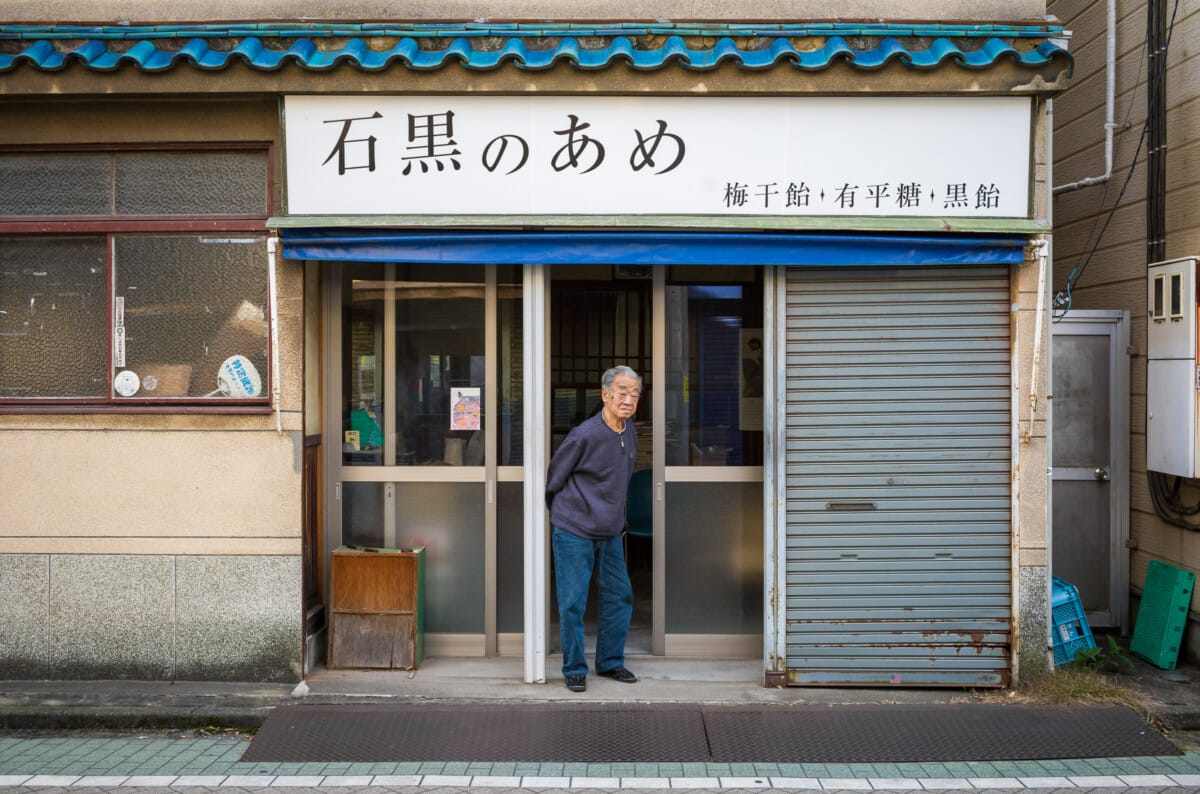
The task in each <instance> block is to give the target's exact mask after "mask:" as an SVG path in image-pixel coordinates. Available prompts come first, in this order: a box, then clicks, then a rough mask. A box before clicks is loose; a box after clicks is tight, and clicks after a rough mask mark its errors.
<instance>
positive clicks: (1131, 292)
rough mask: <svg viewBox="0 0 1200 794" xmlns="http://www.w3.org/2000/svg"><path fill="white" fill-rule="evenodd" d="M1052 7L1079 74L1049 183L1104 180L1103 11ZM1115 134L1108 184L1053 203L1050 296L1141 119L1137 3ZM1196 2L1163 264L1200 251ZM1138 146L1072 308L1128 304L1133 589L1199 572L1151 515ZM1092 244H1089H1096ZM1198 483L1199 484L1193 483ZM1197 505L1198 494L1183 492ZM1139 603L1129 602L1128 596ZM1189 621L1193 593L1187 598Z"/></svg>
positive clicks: (1084, 239)
mask: <svg viewBox="0 0 1200 794" xmlns="http://www.w3.org/2000/svg"><path fill="white" fill-rule="evenodd" d="M1049 6H1050V11H1051V12H1052V13H1055V14H1057V15H1058V16H1059V17H1060V18H1062V20H1063V22H1064V24H1066V25H1067V27H1069V28H1071V29H1072V30H1073V31H1074V38H1073V43H1072V51H1073V52H1074V53H1075V57H1076V67H1075V68H1076V77H1075V79H1074V80H1073V81H1072V85H1071V86H1070V87H1069V88H1068V89H1067V90H1066V92H1065V93H1063V94H1062V95H1061V96H1060V97H1059V98H1058V99H1056V100H1055V103H1054V154H1055V182H1056V183H1057V184H1066V183H1069V182H1074V181H1076V180H1079V179H1082V178H1084V177H1090V176H1099V175H1101V174H1103V173H1104V126H1103V125H1104V90H1105V71H1104V70H1105V6H1104V4H1103V3H1092V2H1085V1H1084V0H1055V1H1054V2H1051V3H1050V4H1049ZM1117 20H1118V24H1117V31H1116V33H1117V70H1116V72H1117V83H1116V86H1117V87H1116V106H1115V116H1116V122H1117V125H1118V127H1117V135H1116V139H1115V148H1114V168H1113V176H1112V179H1111V180H1110V181H1109V183H1108V184H1107V186H1094V187H1087V188H1083V189H1080V190H1076V191H1072V192H1067V193H1063V194H1060V196H1059V197H1058V198H1057V199H1056V200H1055V202H1054V220H1055V240H1054V247H1055V279H1054V284H1055V289H1061V288H1062V287H1063V285H1064V284H1065V282H1066V278H1067V275H1068V274H1069V272H1070V270H1071V269H1072V268H1073V267H1075V266H1076V265H1078V264H1080V262H1082V261H1083V258H1084V257H1085V256H1086V255H1087V252H1088V251H1089V250H1091V247H1092V246H1091V244H1090V243H1089V235H1094V233H1095V232H1094V231H1093V230H1094V229H1095V228H1097V225H1098V224H1102V223H1103V222H1104V221H1105V219H1106V218H1107V216H1108V214H1109V210H1110V209H1111V208H1112V207H1113V205H1114V202H1115V199H1116V196H1117V194H1118V193H1119V192H1120V189H1121V186H1122V184H1123V183H1124V181H1125V178H1126V175H1127V174H1128V172H1129V169H1130V165H1131V163H1132V162H1133V157H1134V152H1135V150H1136V149H1137V146H1138V137H1139V135H1141V131H1142V127H1143V125H1144V123H1145V120H1146V80H1147V68H1146V63H1145V53H1144V52H1143V45H1144V42H1145V38H1146V3H1145V0H1119V2H1118V3H1117ZM1196 41H1200V3H1197V2H1195V1H1194V0H1191V1H1190V2H1189V1H1188V0H1184V2H1181V3H1180V5H1179V10H1178V15H1177V17H1176V26H1175V30H1174V33H1173V35H1172V39H1171V49H1170V51H1169V53H1168V58H1167V63H1168V73H1167V155H1166V157H1167V165H1166V174H1167V197H1166V204H1167V209H1166V227H1167V235H1166V258H1167V259H1174V258H1177V257H1183V256H1195V255H1198V254H1200V213H1197V211H1196V208H1197V207H1200V67H1198V66H1197V53H1196V48H1195V46H1194V42H1196ZM1145 161H1146V149H1145V146H1144V145H1143V147H1142V150H1141V153H1140V154H1139V155H1138V160H1137V162H1138V164H1139V166H1138V167H1136V168H1135V169H1134V171H1133V175H1132V178H1131V179H1130V180H1129V186H1128V188H1127V190H1126V193H1125V196H1124V198H1122V200H1121V202H1120V204H1119V205H1118V206H1117V208H1116V211H1115V212H1114V213H1113V214H1112V220H1111V221H1110V222H1109V227H1108V230H1107V232H1106V233H1105V235H1104V238H1103V240H1102V242H1101V244H1100V246H1099V247H1098V248H1097V249H1096V253H1095V255H1094V256H1093V257H1092V260H1091V262H1090V264H1088V266H1087V270H1086V271H1085V273H1084V275H1083V277H1082V278H1081V279H1080V280H1079V282H1078V284H1077V285H1076V287H1075V289H1074V290H1073V301H1072V306H1073V308H1077V309H1125V310H1128V311H1129V313H1130V318H1131V328H1130V339H1131V347H1132V356H1131V359H1130V392H1131V393H1130V395H1129V397H1130V410H1129V418H1130V431H1131V433H1130V446H1129V451H1130V466H1129V474H1130V480H1129V493H1130V522H1129V523H1130V543H1131V547H1132V551H1131V553H1130V556H1129V573H1130V583H1131V585H1132V586H1133V588H1134V589H1135V592H1136V591H1139V590H1140V588H1141V587H1142V586H1143V584H1144V583H1145V579H1146V567H1147V563H1148V562H1149V561H1150V560H1152V559H1157V560H1162V561H1164V562H1168V563H1170V564H1172V565H1176V566H1180V567H1183V568H1186V569H1189V570H1192V571H1195V572H1200V532H1191V531H1188V530H1184V529H1181V528H1178V527H1174V526H1171V525H1170V524H1168V523H1166V522H1165V521H1163V520H1162V519H1160V518H1159V517H1158V516H1157V515H1156V514H1155V512H1154V508H1153V505H1152V503H1151V500H1150V494H1149V489H1148V486H1147V479H1146V389H1147V383H1146V354H1147V350H1146V331H1147V318H1146V275H1145V274H1146V264H1147V262H1146V214H1145V213H1146V169H1145V167H1144V166H1145ZM1091 239H1093V240H1094V237H1092V238H1091ZM1192 485H1200V483H1192ZM1184 496H1185V498H1186V499H1189V500H1191V501H1200V491H1196V490H1193V491H1192V492H1191V493H1190V494H1188V493H1185V495H1184ZM1135 600H1136V599H1135ZM1192 611H1193V618H1194V617H1195V613H1197V612H1200V595H1197V594H1195V593H1194V594H1193V601H1192ZM1188 646H1189V647H1188V655H1190V656H1191V657H1192V658H1193V659H1200V626H1198V625H1197V624H1196V622H1195V620H1193V621H1191V622H1190V625H1189V630H1188Z"/></svg>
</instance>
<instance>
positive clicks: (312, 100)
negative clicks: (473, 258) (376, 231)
mask: <svg viewBox="0 0 1200 794" xmlns="http://www.w3.org/2000/svg"><path fill="white" fill-rule="evenodd" d="M1032 102H1033V100H1031V99H1030V98H1029V97H1014V96H955V97H931V96H924V97H882V96H869V97H863V96H855V97H627V96H626V97H603V96H558V97H555V96H413V95H409V96H381V95H377V94H362V95H355V96H317V95H313V96H289V97H286V98H285V100H284V133H285V143H286V150H287V176H288V179H287V184H288V192H287V212H288V214H289V215H370V214H377V215H393V214H395V215H429V214H439V215H440V214H450V215H464V214H499V215H503V216H519V215H539V214H544V215H561V214H580V215H596V214H619V215H631V214H633V215H636V214H664V213H666V214H704V215H766V216H889V217H901V218H903V217H946V216H951V217H981V218H1026V217H1028V216H1029V213H1030V184H1031V182H1030V172H1031V163H1032V157H1031V143H1030V142H1031V140H1032V139H1033V136H1032V133H1031V124H1032Z"/></svg>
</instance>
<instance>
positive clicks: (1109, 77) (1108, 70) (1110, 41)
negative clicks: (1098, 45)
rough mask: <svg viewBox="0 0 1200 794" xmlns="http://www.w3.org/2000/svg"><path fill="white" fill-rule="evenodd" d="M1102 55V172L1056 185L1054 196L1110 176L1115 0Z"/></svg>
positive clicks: (1113, 126) (1110, 0)
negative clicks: (1103, 75) (1103, 84)
mask: <svg viewBox="0 0 1200 794" xmlns="http://www.w3.org/2000/svg"><path fill="white" fill-rule="evenodd" d="M1104 57H1105V64H1104V74H1105V96H1104V173H1103V174H1102V175H1101V176H1089V177H1087V178H1085V179H1080V180H1079V181H1078V182H1071V183H1069V184H1066V185H1058V186H1056V187H1055V188H1054V195H1056V196H1057V195H1058V194H1059V193H1067V192H1069V191H1072V190H1078V189H1079V188H1081V187H1088V186H1090V185H1099V184H1103V183H1104V182H1107V181H1108V180H1109V178H1110V177H1112V170H1113V130H1114V129H1116V127H1117V125H1116V123H1115V122H1114V121H1113V106H1114V105H1115V104H1116V97H1117V0H1108V22H1107V31H1106V33H1105V42H1104Z"/></svg>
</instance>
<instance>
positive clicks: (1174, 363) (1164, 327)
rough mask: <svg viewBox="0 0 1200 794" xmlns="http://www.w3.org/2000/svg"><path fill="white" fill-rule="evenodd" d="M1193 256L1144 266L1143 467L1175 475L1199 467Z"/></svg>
mask: <svg viewBox="0 0 1200 794" xmlns="http://www.w3.org/2000/svg"><path fill="white" fill-rule="evenodd" d="M1197 261H1198V260H1197V257H1186V258H1184V259H1172V260H1170V261H1167V262H1156V263H1154V264H1152V265H1150V266H1149V267H1148V268H1147V285H1146V286H1147V296H1146V297H1147V304H1146V305H1147V313H1148V315H1149V328H1148V330H1147V350H1146V352H1147V358H1148V361H1147V367H1146V468H1147V469H1149V470H1150V471H1157V472H1161V473H1163V474H1173V475H1175V476H1177V477H1188V478H1196V477H1200V472H1197V468H1196V465H1197V461H1198V460H1200V455H1198V454H1197V444H1198V442H1200V439H1198V438H1197V432H1196V431H1197V426H1198V424H1197V413H1196V412H1197V409H1198V403H1197V395H1200V350H1198V349H1197V339H1196V324H1197V312H1200V297H1198V296H1197V293H1196V289H1197V286H1198V285H1197V282H1196V264H1197Z"/></svg>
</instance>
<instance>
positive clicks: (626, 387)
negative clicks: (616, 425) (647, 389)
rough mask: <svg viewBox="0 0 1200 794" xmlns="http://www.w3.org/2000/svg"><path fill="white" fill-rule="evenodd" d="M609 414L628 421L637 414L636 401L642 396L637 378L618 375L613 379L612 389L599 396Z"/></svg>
mask: <svg viewBox="0 0 1200 794" xmlns="http://www.w3.org/2000/svg"><path fill="white" fill-rule="evenodd" d="M601 396H602V397H603V399H604V405H605V407H606V408H608V410H609V413H611V414H612V415H613V416H616V417H617V418H619V419H628V418H630V417H631V416H633V415H634V414H635V413H637V405H638V399H639V398H640V397H641V396H642V392H641V389H640V387H639V386H638V382H637V378H631V377H629V376H628V375H618V376H617V377H616V378H614V379H613V385H612V389H610V390H609V391H606V392H604V393H603V394H602V395H601Z"/></svg>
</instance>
